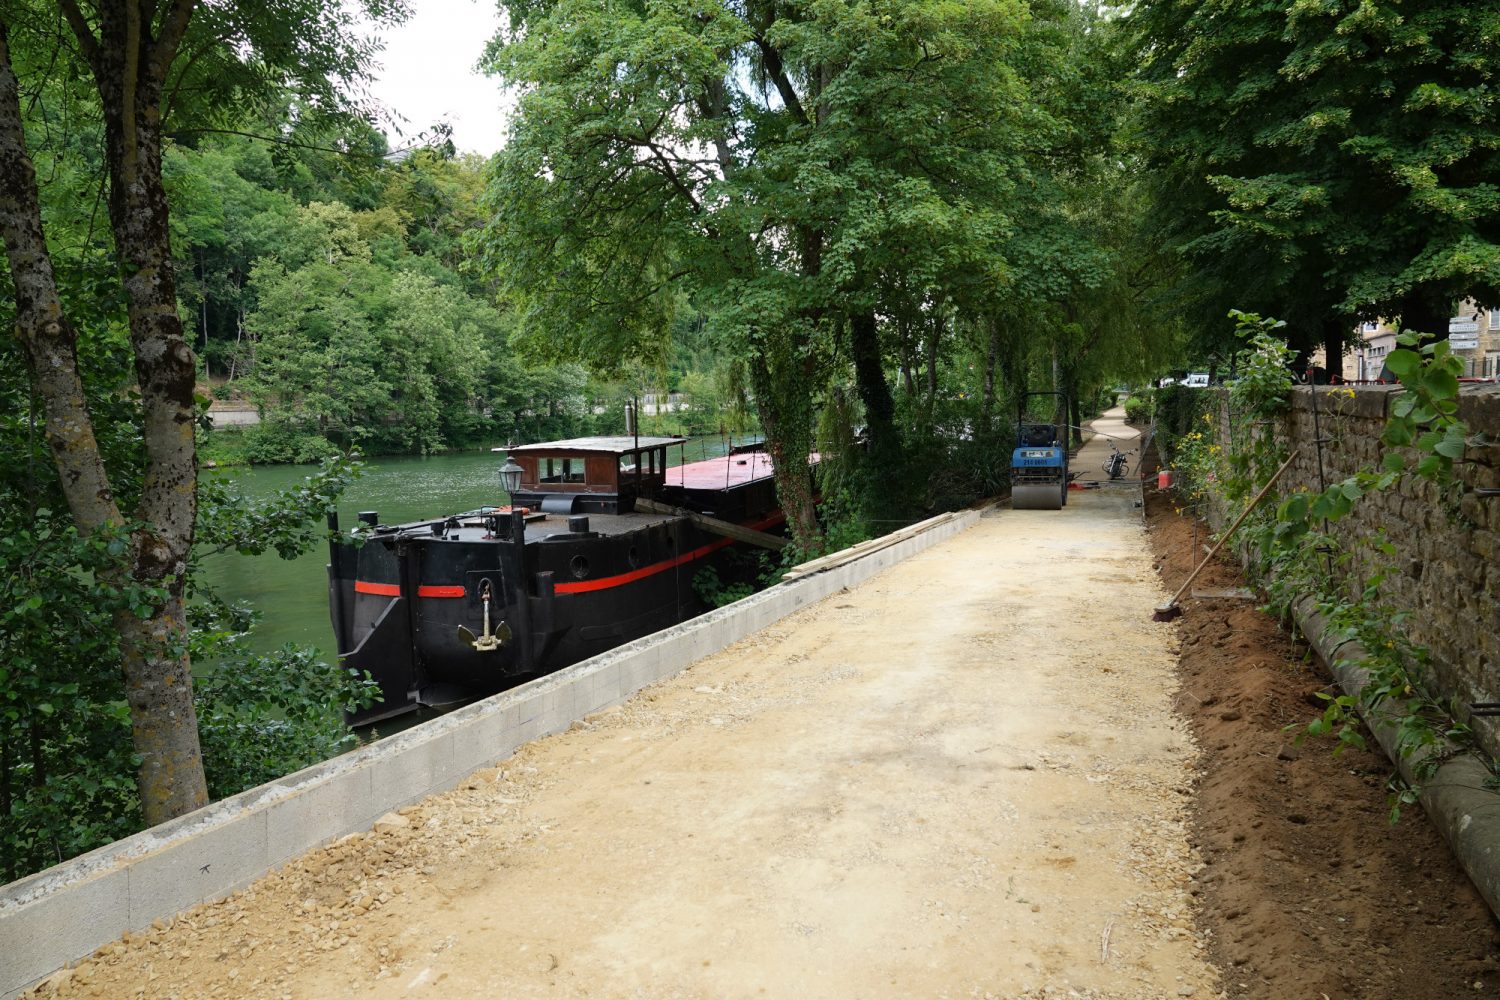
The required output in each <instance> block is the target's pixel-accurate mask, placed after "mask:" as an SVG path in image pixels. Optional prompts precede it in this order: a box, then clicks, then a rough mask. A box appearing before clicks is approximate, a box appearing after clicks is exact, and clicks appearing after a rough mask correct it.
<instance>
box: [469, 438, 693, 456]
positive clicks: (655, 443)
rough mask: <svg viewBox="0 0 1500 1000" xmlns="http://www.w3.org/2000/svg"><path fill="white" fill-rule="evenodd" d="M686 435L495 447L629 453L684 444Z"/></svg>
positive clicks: (527, 451) (537, 451)
mask: <svg viewBox="0 0 1500 1000" xmlns="http://www.w3.org/2000/svg"><path fill="white" fill-rule="evenodd" d="M686 440H687V438H684V437H641V438H638V437H626V436H621V437H583V438H568V439H567V440H565V441H543V442H541V443H540V444H523V445H517V446H516V447H514V448H495V449H493V450H494V451H503V452H508V453H509V454H511V455H556V454H559V453H560V452H568V451H572V452H592V453H593V454H596V455H598V454H607V455H627V454H629V453H630V452H633V451H645V450H646V449H647V448H663V447H671V446H672V445H677V444H682V443H683V442H685V441H686Z"/></svg>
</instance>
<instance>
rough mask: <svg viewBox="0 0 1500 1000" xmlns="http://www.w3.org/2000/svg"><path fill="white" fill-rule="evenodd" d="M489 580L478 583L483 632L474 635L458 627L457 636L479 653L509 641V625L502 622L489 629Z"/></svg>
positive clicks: (489, 651) (490, 590) (497, 647)
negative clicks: (482, 607)
mask: <svg viewBox="0 0 1500 1000" xmlns="http://www.w3.org/2000/svg"><path fill="white" fill-rule="evenodd" d="M493 593H494V592H493V590H492V589H491V588H490V581H488V580H485V581H484V582H483V583H481V584H480V585H479V599H480V600H481V601H483V602H484V634H483V635H480V636H476V635H475V634H474V633H473V632H470V631H469V630H468V629H467V628H465V627H464V626H462V625H460V626H459V627H458V637H459V638H460V639H462V640H463V641H464V642H467V643H468V644H469V645H471V646H473V647H474V648H475V649H477V650H479V652H481V653H493V652H494V651H495V650H497V649H499V648H501V647H502V646H504V645H505V644H506V643H508V642H510V626H509V625H507V624H505V623H504V622H501V623H500V627H499V628H497V629H495V630H494V631H493V632H491V631H490V598H491V597H492V596H493Z"/></svg>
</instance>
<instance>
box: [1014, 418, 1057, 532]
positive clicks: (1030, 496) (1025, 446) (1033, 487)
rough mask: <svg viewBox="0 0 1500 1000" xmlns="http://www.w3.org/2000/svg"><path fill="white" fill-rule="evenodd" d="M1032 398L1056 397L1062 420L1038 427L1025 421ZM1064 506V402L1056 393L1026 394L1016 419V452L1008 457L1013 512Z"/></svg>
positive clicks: (1053, 508)
mask: <svg viewBox="0 0 1500 1000" xmlns="http://www.w3.org/2000/svg"><path fill="white" fill-rule="evenodd" d="M1032 396H1057V397H1058V398H1059V406H1060V408H1061V413H1062V419H1061V420H1060V421H1058V422H1056V423H1038V422H1036V421H1032V420H1028V419H1027V418H1026V401H1027V400H1028V399H1030V398H1031V397H1032ZM1067 502H1068V399H1067V397H1066V396H1065V395H1063V394H1062V393H1060V392H1028V393H1023V394H1022V396H1021V403H1020V410H1019V413H1018V414H1017V416H1016V448H1015V451H1013V452H1011V456H1010V505H1011V508H1012V509H1013V510H1062V508H1063V505H1064V504H1066V503H1067Z"/></svg>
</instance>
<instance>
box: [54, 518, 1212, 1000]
mask: <svg viewBox="0 0 1500 1000" xmlns="http://www.w3.org/2000/svg"><path fill="white" fill-rule="evenodd" d="M1163 598H1164V595H1163V593H1162V591H1161V589H1160V587H1159V585H1158V583H1157V581H1156V578H1155V575H1154V573H1153V572H1152V564H1151V558H1150V556H1149V555H1148V552H1147V548H1146V541H1145V538H1144V533H1143V530H1142V527H1141V522H1140V515H1139V512H1137V511H1135V510H1133V509H1132V500H1131V497H1130V495H1129V494H1128V493H1123V492H1119V491H1100V492H1097V493H1095V492H1089V493H1078V492H1075V493H1073V494H1072V496H1071V497H1070V502H1069V505H1068V507H1067V508H1066V509H1065V510H1063V511H1058V512H1052V511H1015V512H1012V511H997V512H994V513H993V514H991V515H987V516H986V517H985V518H983V519H982V520H981V521H980V523H979V525H978V526H977V527H975V528H974V529H972V530H970V531H968V532H966V533H964V534H963V535H960V536H958V537H957V538H954V539H952V540H950V541H949V542H947V543H945V544H943V545H940V546H938V547H935V548H933V549H930V550H928V551H927V552H925V553H923V554H921V555H919V556H917V557H915V558H912V559H910V560H908V561H907V562H905V563H903V564H901V565H900V566H897V567H895V568H893V569H892V570H890V571H888V572H887V573H885V574H883V575H881V576H879V577H876V578H875V579H873V580H871V581H869V582H868V583H866V584H864V585H862V586H860V587H858V588H856V589H853V590H849V591H845V592H843V593H841V594H836V595H834V596H832V597H830V598H828V599H827V600H825V601H823V602H822V603H820V604H818V605H816V606H814V607H811V608H808V609H806V610H805V611H803V612H800V613H799V614H798V615H796V616H795V617H793V618H790V619H787V620H786V621H784V622H782V623H780V624H779V625H777V626H775V627H774V628H771V629H767V630H765V631H763V632H761V633H758V634H756V635H755V636H752V637H751V638H749V639H747V640H745V641H743V642H740V643H738V644H736V645H735V646H733V647H731V648H729V649H727V650H725V651H723V652H721V653H719V654H718V655H715V656H712V657H710V658H708V659H706V660H703V661H701V662H700V663H698V664H696V665H695V666H693V667H692V668H691V669H690V670H688V671H687V672H685V673H684V674H682V675H680V676H679V677H677V678H675V679H673V680H671V681H668V682H665V683H662V684H660V685H657V686H655V687H653V688H650V689H648V690H647V691H645V692H643V693H642V694H641V695H639V696H637V697H636V698H635V699H633V700H631V701H630V702H628V703H627V704H625V705H623V706H621V707H619V708H615V709H611V710H610V711H608V712H604V713H601V714H599V715H597V716H594V717H591V718H590V719H588V720H586V721H585V722H583V723H580V724H578V725H577V726H575V727H574V729H573V730H572V731H570V732H568V733H565V734H562V735H560V736H556V737H552V738H549V739H545V740H542V741H539V742H537V743H534V744H532V745H530V746H528V747H526V748H524V749H523V750H522V751H521V752H520V753H518V754H517V755H516V756H515V757H513V758H511V759H510V760H509V761H507V762H506V763H505V764H503V765H502V766H501V767H499V768H496V769H493V770H490V771H485V772H480V773H478V774H476V775H475V776H474V777H473V778H472V779H471V780H469V781H468V782H467V783H466V784H465V785H464V786H463V787H461V788H458V789H456V790H454V791H452V792H449V793H446V794H444V795H440V796H435V797H433V798H431V799H428V800H426V801H424V802H422V803H420V804H418V805H416V806H413V807H411V808H408V809H405V810H402V813H401V815H400V816H397V817H389V818H387V820H386V821H384V822H382V823H381V824H379V825H378V826H377V828H376V830H374V831H372V832H370V833H366V834H358V835H354V836H351V837H348V838H345V839H344V840H343V841H340V842H339V843H337V844H335V845H333V846H331V847H329V848H327V849H324V850H321V851H316V852H313V853H311V854H309V855H306V856H304V857H303V858H301V859H299V860H298V861H297V862H294V863H293V864H291V865H289V866H288V867H287V868H285V869H283V870H282V871H279V872H277V873H275V874H273V875H271V876H268V877H267V878H266V879H264V880H262V881H261V882H259V883H257V884H256V885H255V886H253V887H252V888H251V889H249V890H247V891H246V892H243V893H240V894H238V895H236V896H234V897H232V898H230V899H228V900H225V901H223V902H220V903H216V904H213V905H209V906H204V907H200V908H198V909H196V910H194V911H191V912H190V913H188V914H184V915H182V916H180V917H178V918H177V919H176V920H175V921H173V922H172V923H171V925H170V926H167V925H162V926H160V927H158V928H155V929H152V930H151V931H148V932H147V933H145V934H140V935H134V936H131V937H130V938H128V939H127V940H124V941H122V942H120V943H118V944H116V945H113V946H110V947H108V948H106V949H102V950H101V952H100V954H99V955H98V956H96V958H95V959H93V960H92V961H90V962H88V963H85V964H84V965H83V966H81V967H80V968H78V969H76V970H71V971H69V972H66V973H63V974H60V976H59V977H55V982H54V983H53V984H51V985H47V986H44V987H42V988H41V990H40V991H39V993H40V995H44V996H45V995H50V994H52V993H54V992H59V993H63V994H67V995H85V996H87V995H93V996H101V997H111V998H115V997H131V996H149V997H181V998H184V1000H186V998H190V997H209V996H225V997H273V998H296V1000H303V998H308V1000H327V998H336V997H398V996H399V997H409V996H434V997H481V996H483V997H490V996H493V997H502V996H503V997H507V998H519V997H543V996H546V997H575V996H576V997H582V996H590V997H650V998H671V997H756V996H764V997H797V998H799V1000H802V998H821V997H827V998H848V997H892V998H896V997H901V998H905V997H953V998H971V997H973V998H979V997H1013V998H1038V997H1086V998H1088V997H1092V998H1101V997H1119V998H1148V997H1149V998H1159V997H1179V996H1182V997H1187V996H1195V997H1211V996H1214V995H1216V993H1217V989H1218V987H1217V975H1216V973H1215V970H1214V969H1212V968H1211V967H1210V966H1209V965H1208V964H1207V960H1206V958H1205V952H1206V950H1205V942H1204V941H1203V940H1202V939H1201V937H1200V936H1198V934H1197V933H1196V932H1195V931H1194V930H1193V907H1192V902H1191V897H1190V896H1189V895H1188V888H1189V885H1190V882H1189V877H1190V873H1192V872H1195V871H1197V870H1198V867H1199V866H1198V862H1197V860H1196V858H1195V857H1194V856H1193V854H1192V852H1191V850H1190V848H1189V846H1188V844H1187V837H1186V833H1185V816H1186V810H1187V807H1188V805H1189V795H1190V792H1191V784H1192V779H1193V774H1194V768H1195V760H1196V757H1197V751H1196V749H1195V748H1194V746H1193V745H1192V742H1191V739H1190V737H1189V736H1188V735H1187V730H1186V728H1185V726H1184V724H1183V723H1182V722H1181V720H1179V719H1178V718H1177V717H1176V716H1175V715H1174V714H1173V711H1172V708H1171V705H1172V696H1173V692H1174V683H1175V682H1174V675H1173V665H1174V646H1175V642H1176V638H1175V637H1176V632H1175V631H1174V628H1173V626H1171V625H1162V624H1157V623H1154V622H1152V621H1151V620H1150V618H1151V610H1152V608H1153V607H1154V606H1155V605H1156V604H1158V603H1160V602H1161V601H1162V600H1163Z"/></svg>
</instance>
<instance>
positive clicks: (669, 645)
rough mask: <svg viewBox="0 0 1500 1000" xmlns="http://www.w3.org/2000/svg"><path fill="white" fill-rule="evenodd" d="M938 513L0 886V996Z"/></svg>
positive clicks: (486, 755)
mask: <svg viewBox="0 0 1500 1000" xmlns="http://www.w3.org/2000/svg"><path fill="white" fill-rule="evenodd" d="M978 517H979V514H978V512H977V511H964V512H960V513H954V514H944V515H941V516H939V517H936V518H933V519H931V520H930V521H926V522H923V523H922V524H920V525H915V526H913V527H911V528H906V529H903V530H902V531H900V532H897V533H895V534H894V535H893V536H891V537H892V539H894V540H893V541H892V543H891V544H889V545H885V546H882V547H879V548H876V549H873V550H872V551H870V552H869V553H868V554H866V555H863V556H862V557H860V558H857V559H854V560H852V561H848V562H844V563H841V564H839V565H836V566H832V567H830V568H828V569H825V570H822V571H819V572H813V573H809V574H806V575H803V576H799V577H797V578H796V579H794V580H790V581H787V582H785V583H782V584H779V585H777V586H775V587H771V588H769V589H767V590H765V591H762V592H761V593H759V594H755V595H753V596H751V597H748V598H746V599H745V600H742V601H738V602H736V603H734V604H732V605H729V606H728V607H724V608H719V609H718V610H716V611H713V612H710V613H709V614H707V615H704V616H702V617H700V618H696V619H694V620H693V621H690V622H686V623H684V624H682V625H679V626H676V627H675V628H671V629H668V630H666V631H663V632H659V633H657V634H655V635H652V636H647V637H646V638H643V639H639V640H637V641H635V642H633V643H630V644H628V645H625V646H621V647H620V648H618V649H615V650H611V651H610V652H608V653H604V654H602V655H600V656H596V657H594V658H592V659H589V660H585V661H583V662H582V663H578V664H575V665H573V666H571V667H568V668H566V669H564V670H560V671H558V672H556V673H553V674H549V675H547V676H546V677H541V678H538V679H537V680H534V681H532V682H530V683H528V684H525V685H523V686H521V687H518V688H515V689H512V690H510V691H506V692H503V693H501V694H498V695H495V696H493V697H491V698H487V699H485V700H483V701H480V702H476V703H475V704H473V705H469V706H466V707H464V708H461V709H459V710H457V711H455V712H451V713H449V714H447V715H444V716H442V717H441V718H438V719H434V720H432V721H430V722H425V723H423V724H421V725H418V726H415V727H413V728H412V729H408V730H406V731H404V732H401V733H397V734H395V735H393V736H389V737H386V738H385V739H383V740H380V741H378V742H376V743H373V744H371V745H369V746H365V747H361V748H360V749H358V750H355V751H352V752H350V753H347V754H345V755H343V756H342V757H338V758H335V759H334V760H330V761H326V762H324V763H322V764H318V765H316V766H314V767H310V768H308V769H306V770H304V771H299V772H297V773H296V774H292V775H288V776H287V777H285V778H282V779H280V780H278V781H273V782H271V783H269V784H266V785H262V786H260V787H258V788H253V789H250V790H249V791H246V792H242V793H241V794H239V795H236V796H233V797H232V798H228V799H224V800H223V801H220V802H216V803H214V804H212V805H210V806H207V807H205V808H203V809H200V810H198V811H197V812H194V813H191V814H189V815H187V816H184V817H182V818H180V819H177V820H174V821H172V822H170V823H165V824H162V825H161V826H158V827H153V828H152V829H150V830H146V831H143V832H142V833H139V834H136V835H135V836H133V837H128V838H126V839H125V840H121V841H118V842H116V843H114V844H111V845H109V846H107V847H103V848H100V849H99V850H97V851H93V852H91V853H89V854H86V855H84V856H82V857H79V858H75V859H73V860H72V861H69V862H66V863H64V864H62V865H58V866H57V867H55V868H50V869H48V870H47V871H44V872H40V873H38V874H36V875H33V876H31V877H29V878H25V879H22V880H20V881H18V882H13V883H11V884H10V885H7V886H4V887H0V998H4V1000H10V998H12V997H14V996H15V995H16V994H17V993H19V992H21V991H22V990H24V989H26V988H28V987H29V986H31V985H33V984H35V983H36V982H38V981H40V980H41V979H43V978H44V977H46V976H48V975H50V974H51V973H52V972H53V971H55V970H56V969H59V968H61V967H63V966H64V965H66V964H67V963H69V962H71V961H74V960H76V959H79V958H82V957H84V956H86V955H88V954H90V953H92V952H93V951H94V950H95V949H97V948H99V947H100V946H102V945H105V944H108V943H109V942H111V941H113V940H115V939H116V938H118V937H119V936H120V935H121V934H123V933H124V932H126V931H129V930H140V929H142V928H145V927H147V926H149V925H150V924H151V923H152V922H153V921H155V920H158V919H168V918H171V917H172V916H174V915H175V914H177V913H179V912H181V911H183V910H185V909H188V908H190V907H192V906H195V905H197V904H198V903H202V902H205V901H207V900H211V899H217V898H220V897H222V896H226V895H228V894H230V893H232V892H235V891H237V890H239V889H243V888H245V887H246V886H248V885H250V884H251V883H252V882H254V881H255V880H256V879H258V878H260V877H261V876H262V875H265V874H267V873H268V872H270V871H271V870H272V869H274V868H276V867H278V866H279V865H281V864H284V863H285V862H287V861H289V860H290V859H292V858H295V857H297V856H298V855H301V854H302V853H304V852H306V851H308V850H310V849H312V848H314V847H317V846H319V845H321V844H325V843H328V842H330V841H332V840H335V839H337V838H338V837H341V836H344V835H345V834H348V833H354V832H357V831H361V830H367V829H369V828H370V827H371V826H372V825H373V824H374V822H375V820H376V819H377V818H379V817H380V816H381V815H383V814H384V813H386V812H389V811H391V810H393V809H398V808H400V807H401V806H404V805H408V804H410V803H412V802H415V801H417V800H419V799H421V798H423V797H425V796H427V795H430V794H433V793H435V792H440V791H444V790H446V789H449V788H452V787H454V786H456V785H458V784H459V783H460V782H461V781H463V780H464V779H465V778H467V777H468V776H469V775H470V774H472V773H473V772H474V771H475V770H477V769H479V768H481V767H486V766H490V765H493V764H494V763H496V762H498V761H501V760H504V759H505V758H507V757H509V756H510V755H511V754H512V753H513V752H514V751H515V750H516V749H517V748H518V747H520V746H522V745H523V744H525V743H528V742H530V741H531V740H534V739H537V738H539V737H542V736H546V735H549V734H551V733H557V732H561V731H563V730H565V729H567V728H568V727H569V726H570V725H572V724H573V722H574V721H576V720H578V719H580V718H582V717H584V716H586V715H589V714H590V713H592V712H596V711H599V710H600V709H604V708H608V707H610V706H611V705H615V704H618V703H619V702H621V701H623V700H625V699H626V698H628V697H630V695H632V694H634V693H635V692H636V691H638V690H640V689H641V688H643V687H646V686H647V685H649V684H653V683H655V682H656V681H659V680H662V679H664V678H666V677H670V676H672V675H674V674H676V673H678V672H680V671H681V670H683V669H685V668H686V667H688V666H689V665H691V664H692V663H693V662H695V661H697V660H699V659H702V658H703V657H705V656H708V655H709V654H711V653H714V652H717V651H718V650H721V649H723V648H724V647H726V646H728V645H730V644H732V643H734V642H736V641H738V640H740V639H742V638H744V637H745V636H747V635H750V634H752V633H753V632H755V631H757V630H759V629H761V628H764V627H765V626H767V625H769V624H771V623H773V622H776V621H778V620H780V619H782V618H784V617H786V616H787V615H790V614H792V613H794V612H796V611H798V610H800V609H802V608H804V607H806V606H808V605H810V604H813V603H815V602H817V601H819V600H821V599H823V598H824V597H827V596H828V595H830V594H833V593H836V592H838V591H839V590H842V589H843V588H845V587H849V586H852V585H854V584H857V583H860V582H862V581H864V580H866V579H869V578H870V577H872V576H874V575H875V574H877V573H879V572H881V571H882V570H884V569H886V568H888V567H890V566H893V565H895V564H896V563H898V562H900V561H901V560H903V559H905V558H907V557H909V556H911V555H914V554H916V553H917V552H920V551H921V550H923V549H926V548H929V547H931V546H933V545H936V544H938V543H939V542H942V541H944V540H946V539H948V538H950V537H952V536H953V535H955V534H957V533H959V532H961V531H963V530H965V529H967V528H969V527H970V526H972V525H973V524H974V523H975V522H976V521H977V519H978Z"/></svg>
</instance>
